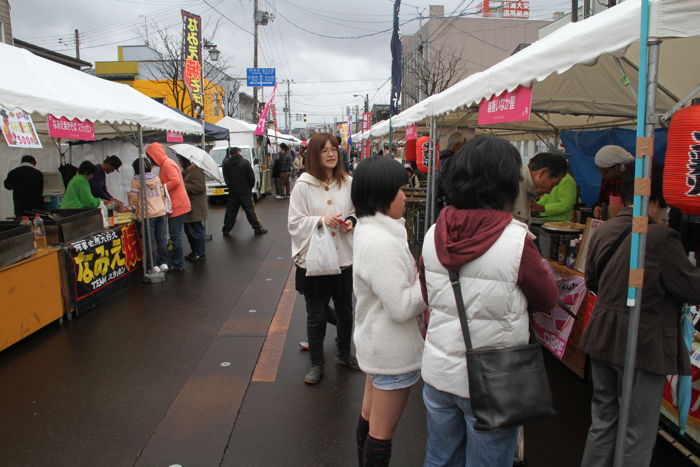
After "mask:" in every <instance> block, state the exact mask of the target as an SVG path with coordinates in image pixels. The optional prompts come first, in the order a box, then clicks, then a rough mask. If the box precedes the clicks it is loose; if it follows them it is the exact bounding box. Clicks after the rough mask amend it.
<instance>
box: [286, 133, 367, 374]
mask: <svg viewBox="0 0 700 467" xmlns="http://www.w3.org/2000/svg"><path fill="white" fill-rule="evenodd" d="M338 146H339V143H338V140H337V139H336V138H335V137H334V136H333V135H331V134H329V133H317V134H315V135H314V136H312V137H311V139H310V140H309V146H308V148H307V151H306V172H304V173H303V174H302V175H301V176H300V177H299V179H298V180H297V182H296V184H295V185H294V189H293V190H292V194H291V197H290V201H289V217H288V228H289V233H290V235H291V236H292V260H293V261H294V264H295V265H296V267H297V273H296V287H297V290H298V291H299V292H300V293H302V294H303V295H304V298H305V300H306V313H307V317H306V331H307V334H308V339H309V351H310V355H311V368H310V369H309V371H308V372H307V373H306V376H305V377H304V382H305V383H306V384H316V383H318V382H319V381H320V380H321V378H322V377H323V365H324V362H325V360H324V357H323V340H324V338H325V335H326V321H327V319H326V307H327V305H328V303H329V301H330V299H331V298H332V299H333V304H334V307H335V312H336V314H337V316H338V323H337V344H338V353H337V355H336V357H335V361H336V363H339V364H341V365H345V366H347V367H349V368H352V369H359V367H358V366H357V360H356V359H355V357H354V356H353V355H352V354H351V352H350V340H351V338H352V321H353V317H352V234H353V232H352V229H353V228H354V227H355V224H356V223H357V220H356V219H355V207H354V206H353V204H352V200H351V199H350V186H351V184H352V178H351V177H349V176H348V175H347V174H346V173H345V170H344V169H343V164H341V163H340V156H339V153H338ZM324 224H325V225H326V227H328V229H329V230H330V231H331V235H332V239H333V243H334V244H335V248H336V250H337V252H338V257H339V260H340V269H341V273H340V274H336V275H329V276H309V277H307V276H306V254H307V252H308V250H309V244H310V242H311V237H312V236H313V233H314V232H315V230H316V229H320V228H321V227H323V225H324Z"/></svg>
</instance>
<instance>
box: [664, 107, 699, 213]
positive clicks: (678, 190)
mask: <svg viewBox="0 0 700 467" xmlns="http://www.w3.org/2000/svg"><path fill="white" fill-rule="evenodd" d="M664 198H665V199H666V202H667V203H668V204H669V205H671V206H675V207H677V208H678V209H680V210H681V212H683V213H685V214H696V215H700V105H693V106H690V107H687V108H685V109H682V110H679V111H678V112H676V113H675V114H674V115H673V118H672V119H671V125H670V127H669V130H668V143H667V145H666V161H665V163H664Z"/></svg>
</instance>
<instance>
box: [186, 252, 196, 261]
mask: <svg viewBox="0 0 700 467" xmlns="http://www.w3.org/2000/svg"><path fill="white" fill-rule="evenodd" d="M194 257H195V254H194V253H190V254H189V255H187V256H185V259H186V260H187V261H192V258H194Z"/></svg>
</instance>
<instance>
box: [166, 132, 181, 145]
mask: <svg viewBox="0 0 700 467" xmlns="http://www.w3.org/2000/svg"><path fill="white" fill-rule="evenodd" d="M165 141H166V142H168V143H182V142H184V141H185V137H184V135H183V134H182V133H178V132H177V131H170V130H166V131H165Z"/></svg>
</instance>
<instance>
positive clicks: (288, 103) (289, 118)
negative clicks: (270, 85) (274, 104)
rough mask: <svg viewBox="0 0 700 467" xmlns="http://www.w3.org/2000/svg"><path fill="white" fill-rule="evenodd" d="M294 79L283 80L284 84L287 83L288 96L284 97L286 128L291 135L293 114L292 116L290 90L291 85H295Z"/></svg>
mask: <svg viewBox="0 0 700 467" xmlns="http://www.w3.org/2000/svg"><path fill="white" fill-rule="evenodd" d="M293 82H294V80H293V79H291V80H290V79H285V80H282V83H287V94H286V95H285V96H284V126H285V128H286V130H287V133H289V132H290V131H291V130H292V114H291V110H290V107H291V105H292V104H291V92H290V90H289V85H290V84H291V83H293Z"/></svg>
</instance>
